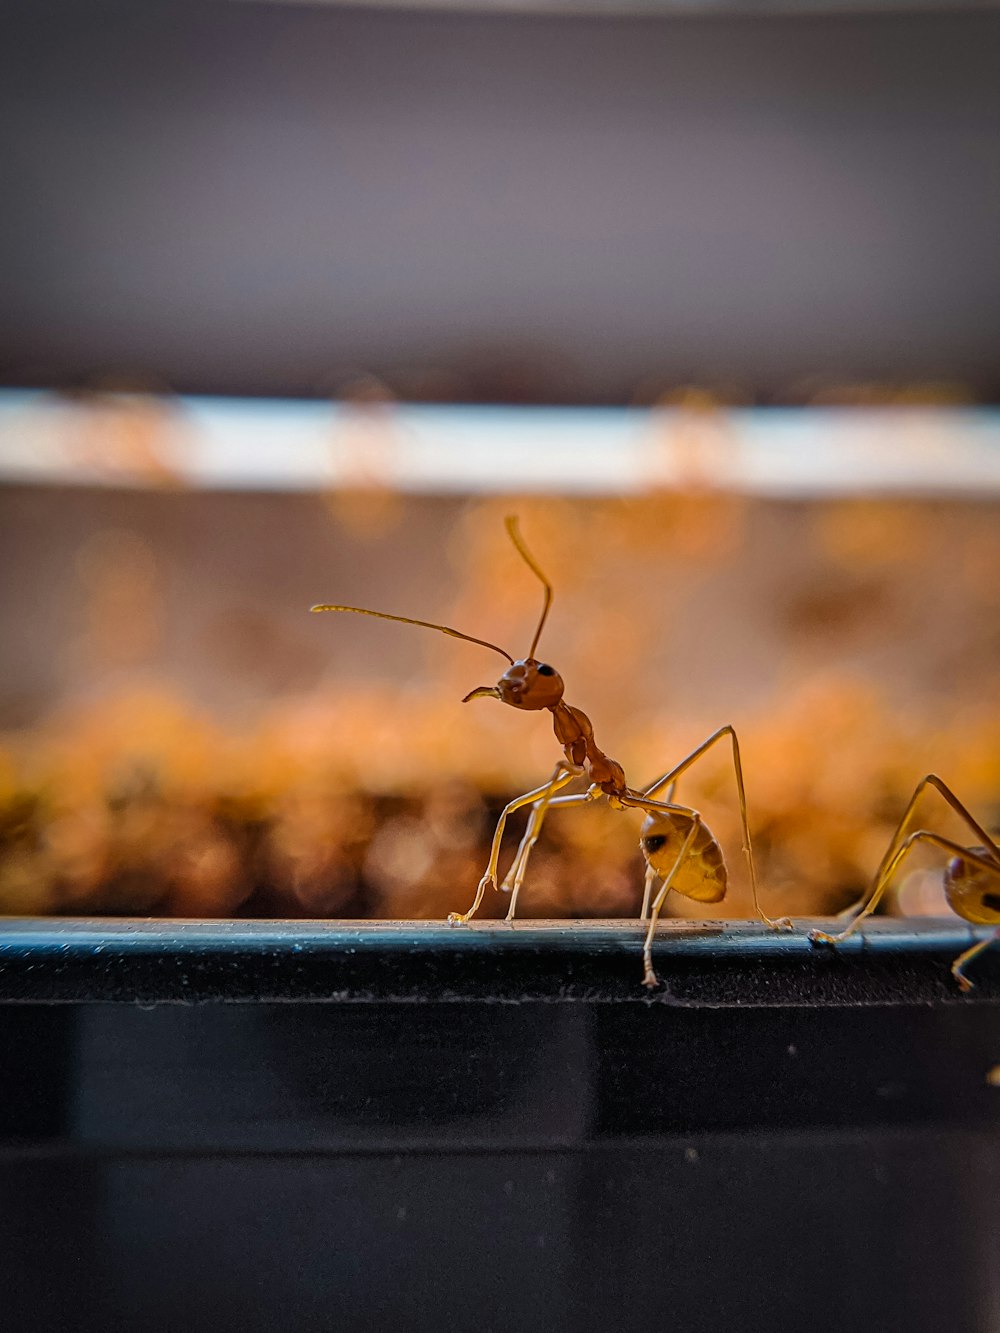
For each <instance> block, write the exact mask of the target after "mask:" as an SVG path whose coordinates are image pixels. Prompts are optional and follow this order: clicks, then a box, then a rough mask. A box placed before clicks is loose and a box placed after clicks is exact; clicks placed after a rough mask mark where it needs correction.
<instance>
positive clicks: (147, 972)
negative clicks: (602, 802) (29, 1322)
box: [0, 918, 1000, 1007]
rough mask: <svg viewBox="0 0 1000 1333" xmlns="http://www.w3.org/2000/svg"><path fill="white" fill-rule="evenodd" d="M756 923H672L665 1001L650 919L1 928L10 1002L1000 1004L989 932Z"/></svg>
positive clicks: (947, 924) (0, 966) (663, 954)
mask: <svg viewBox="0 0 1000 1333" xmlns="http://www.w3.org/2000/svg"><path fill="white" fill-rule="evenodd" d="M813 924H815V923H813V922H802V923H797V928H796V930H795V931H794V932H791V933H788V932H774V931H769V930H767V929H766V928H764V927H763V926H761V925H758V924H757V923H754V922H744V921H738V922H727V923H718V922H680V921H670V922H665V923H663V925H662V927H661V929H660V932H659V934H658V936H657V939H656V943H655V947H654V962H655V964H656V967H657V970H658V972H659V975H660V977H661V981H662V983H663V984H662V985H661V987H660V988H659V989H658V990H656V991H653V992H649V991H647V990H645V989H644V988H643V987H642V985H641V984H640V982H641V976H642V965H641V948H642V933H641V928H640V926H639V924H638V923H637V922H636V921H634V920H633V921H586V922H584V921H531V922H525V923H519V924H517V925H515V926H513V927H512V926H508V925H505V924H501V923H496V922H484V923H482V924H478V923H477V924H474V925H469V926H462V927H451V926H447V925H444V924H442V923H439V922H425V921H406V922H367V921H365V922H353V921H350V922H348V921H162V920H121V919H96V920H81V919H49V918H46V919H38V920H35V919H18V918H8V919H6V920H5V921H3V922H2V923H0V1002H4V1001H6V1002H35V1003H38V1002H41V1003H52V1002H71V1003H80V1002H87V1001H104V1002H107V1001H112V1002H123V1003H162V1002H180V1003H194V1002H199V1001H211V1000H227V1001H238V1002H248V1003H249V1002H260V1001H275V1000H277V1001H334V1002H352V1001H354V1002H356V1001H364V1002H412V1001H421V1002H426V1001H428V1000H437V1001H466V1002H468V1001H473V1002H476V1001H481V1002H496V1001H508V1002H510V1001H515V1002H522V1001H529V1000H540V1001H550V1002H551V1001H555V1002H567V1003H572V1002H588V1003H594V1002H598V1003H600V1002H626V1003H633V1004H667V1005H710V1006H713V1007H719V1006H721V1007H728V1006H740V1007H747V1006H754V1007H784V1006H796V1007H802V1006H805V1007H813V1006H817V1005H819V1006H822V1005H851V1006H854V1005H894V1004H926V1003H933V1002H942V1003H956V1004H981V1003H996V1002H997V1001H998V1000H1000V948H998V949H996V950H987V951H986V952H985V953H984V954H983V955H982V956H981V957H980V958H978V959H977V960H976V962H975V964H974V965H973V980H974V982H975V988H974V990H973V991H971V992H970V994H969V995H968V996H963V995H961V993H960V992H959V990H958V988H957V986H956V984H955V982H954V980H953V979H952V977H951V974H950V970H949V969H950V964H951V962H952V961H953V959H954V958H955V957H956V956H957V955H958V954H959V953H961V952H962V950H964V949H966V948H968V946H969V944H970V943H971V942H972V941H973V940H975V939H977V938H985V937H986V935H988V934H989V931H988V930H987V931H976V930H973V929H972V928H970V927H968V926H965V925H964V924H963V923H960V922H959V921H958V920H957V919H955V918H949V919H946V920H940V921H939V920H919V921H906V922H900V921H895V920H891V919H887V918H883V919H878V920H875V921H872V922H870V923H866V925H865V928H864V931H863V932H859V933H858V934H857V935H854V936H852V937H851V938H850V939H849V940H847V941H845V942H844V943H843V944H842V945H840V946H838V947H837V948H836V949H832V948H828V947H817V946H815V945H813V944H811V943H810V942H809V939H808V929H809V927H810V926H811V925H813Z"/></svg>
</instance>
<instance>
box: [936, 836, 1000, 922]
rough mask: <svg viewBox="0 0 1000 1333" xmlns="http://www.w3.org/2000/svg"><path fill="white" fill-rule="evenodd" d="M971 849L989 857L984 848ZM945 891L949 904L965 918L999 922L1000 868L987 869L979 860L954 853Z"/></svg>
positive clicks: (945, 881) (950, 862) (946, 873)
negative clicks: (967, 858)
mask: <svg viewBox="0 0 1000 1333" xmlns="http://www.w3.org/2000/svg"><path fill="white" fill-rule="evenodd" d="M969 851H970V852H974V853H976V854H977V855H978V856H981V857H989V852H988V851H987V849H986V848H985V847H970V848H969ZM944 892H945V897H946V898H947V899H948V906H949V907H950V908H951V910H952V911H953V912H955V913H957V914H958V916H960V917H962V918H963V919H964V920H966V921H971V922H972V923H973V924H974V925H977V926H995V925H1000V868H998V869H996V870H988V869H987V868H986V866H984V865H982V864H981V863H980V862H978V861H969V860H966V858H965V857H963V856H953V857H952V858H951V860H950V861H949V862H948V865H947V867H946V869H945V872H944Z"/></svg>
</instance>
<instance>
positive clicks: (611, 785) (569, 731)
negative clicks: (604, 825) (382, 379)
mask: <svg viewBox="0 0 1000 1333" xmlns="http://www.w3.org/2000/svg"><path fill="white" fill-rule="evenodd" d="M505 526H506V529H507V533H508V536H509V537H510V539H511V541H512V542H513V544H514V547H515V549H516V550H517V552H518V554H519V555H520V556H521V558H522V559H523V560H524V562H525V564H526V565H527V566H528V568H529V569H530V570H531V571H532V573H533V574H535V576H536V577H537V578H538V579H539V580H540V582H541V584H542V586H543V588H544V590H545V592H544V600H543V602H542V613H541V615H540V617H539V620H538V624H537V626H536V628H535V634H534V637H533V638H532V640H531V647H530V648H529V649H528V653H527V656H525V657H522V658H518V659H517V660H516V661H515V659H514V658H513V657H512V656H511V655H510V653H508V652H507V651H506V649H504V648H500V647H498V646H497V644H495V643H490V642H489V641H488V640H486V639H477V638H475V637H474V636H473V635H471V634H463V633H462V632H461V631H460V630H456V629H452V628H450V626H448V625H439V624H437V623H435V622H434V621H430V620H415V619H414V618H412V617H411V616H394V615H389V614H388V613H387V612H385V611H372V610H369V609H368V608H367V607H363V606H339V605H332V604H330V603H323V604H321V605H318V606H314V607H312V608H311V609H312V610H313V611H352V612H355V613H356V614H358V615H363V616H377V617H379V618H380V619H382V620H395V621H399V622H401V623H402V624H404V625H420V626H422V627H423V628H425V629H435V630H438V631H440V633H442V634H449V635H451V637H452V638H455V639H465V640H466V641H467V642H469V643H478V644H480V645H481V646H482V647H484V648H490V649H492V651H493V652H496V653H499V654H500V655H501V657H505V658H506V659H507V661H508V662H509V663H510V666H509V667H508V668H507V670H506V671H505V672H504V673H503V675H502V676H501V677H500V679H499V680H498V681H497V683H496V685H480V686H478V687H477V688H476V689H474V690H471V691H470V692H469V693H468V694H467V695H466V696H465V698H464V699H463V700H462V702H463V703H468V702H469V701H470V700H471V699H480V698H491V699H499V700H500V702H501V703H505V704H508V705H509V706H510V707H511V708H519V709H522V710H524V711H528V712H540V711H542V710H543V709H548V711H549V712H550V713H551V714H552V725H553V729H554V731H555V735H556V739H557V740H558V741H559V744H560V745H561V746H562V748H563V758H562V759H560V760H559V762H558V763H557V764H556V766H555V769H554V770H553V773H552V776H551V777H550V778H549V780H548V781H547V782H546V783H544V784H543V785H542V786H540V787H536V788H535V789H534V790H533V791H529V792H526V793H525V795H523V796H519V797H517V798H516V799H515V800H513V801H510V802H509V803H508V804H507V805H506V806H505V807H504V810H503V813H502V814H501V816H500V819H499V821H498V822H497V827H496V832H495V833H494V835H493V845H492V848H491V850H490V859H489V863H488V865H487V868H486V873H485V874H484V875H483V877H482V879H481V880H480V881H479V886H478V888H477V889H476V896H475V899H474V900H473V903H472V906H471V907H470V908H469V910H468V911H467V912H452V913H450V914H449V917H448V920H449V922H451V923H452V924H457V923H460V922H462V923H464V922H466V921H468V920H470V918H471V917H473V916H474V915H475V914H476V912H477V911H478V910H479V906H480V904H481V903H482V901H483V895H484V893H485V892H486V889H487V888H488V887H489V886H491V885H492V887H493V888H494V889H497V888H498V887H499V888H500V889H502V890H503V891H505V892H510V908H509V910H508V912H507V916H506V920H507V921H508V922H510V921H513V919H514V912H515V909H516V906H517V895H518V892H519V890H520V887H521V883H522V880H523V879H524V874H525V870H526V868H527V864H528V857H529V856H530V854H531V849H532V847H533V846H534V845H535V842H536V841H537V839H538V835H539V833H540V831H541V827H542V822H543V820H544V818H545V816H546V814H547V812H548V811H549V810H550V809H552V808H553V807H566V806H578V805H586V804H588V803H589V802H591V801H595V800H598V799H599V798H600V797H601V796H605V797H607V800H608V803H609V805H611V807H612V808H613V809H615V810H625V809H636V810H642V811H644V812H645V814H646V819H645V821H644V822H643V825H642V829H641V832H640V842H639V845H640V847H641V849H642V853H643V856H644V858H645V861H646V878H645V889H644V894H643V903H642V913H641V918H640V919H641V920H646V919H647V918H648V922H649V924H648V927H647V930H646V936H645V941H644V945H643V963H644V975H643V984H644V985H645V986H648V987H653V986H656V985H657V984H658V981H657V976H656V973H655V972H654V970H653V964H652V947H653V936H654V933H655V931H656V923H657V921H658V919H659V915H660V911H661V909H662V907H663V904H664V902H665V900H666V897H667V894H668V893H669V892H670V891H671V889H673V890H674V892H676V893H680V894H681V895H682V896H684V897H686V898H691V899H693V900H694V901H696V902H709V903H714V902H720V901H721V900H722V899H723V898H724V897H725V894H726V890H727V888H728V872H727V870H726V864H725V858H724V856H723V853H722V848H721V847H720V846H719V843H718V841H717V840H716V838H715V836H714V835H713V834H712V832H711V831H710V830H709V828H708V827H707V825H706V824H705V822H704V820H703V819H702V817H701V815H700V813H699V812H698V811H697V810H695V809H692V808H691V807H689V806H684V805H678V804H676V803H675V802H674V800H673V797H674V793H675V790H676V785H677V781H678V779H679V778H680V777H681V776H682V774H684V773H685V772H686V771H687V770H688V769H689V768H690V767H691V766H692V765H693V764H695V763H696V762H697V761H698V760H699V759H700V758H701V757H702V756H703V755H704V754H706V753H707V752H708V751H709V750H710V749H711V748H712V746H713V745H715V744H716V743H717V742H719V741H721V740H723V739H724V738H725V737H727V736H728V737H729V739H730V741H731V743H732V752H733V769H734V772H735V775H736V789H737V795H738V797H739V807H740V821H741V825H742V832H743V852H744V855H745V856H746V861H747V867H748V870H749V875H750V887H751V892H752V894H753V905H754V910H755V911H756V913H757V915H758V916H759V917H760V919H761V920H762V921H763V922H764V923H765V924H766V925H768V926H770V927H772V928H773V929H790V928H791V922H790V921H789V920H788V918H787V917H783V918H782V919H781V920H780V921H774V920H772V919H771V918H770V917H769V916H767V915H766V913H765V912H764V911H763V909H762V908H761V906H760V902H759V896H758V887H757V868H756V865H755V862H754V856H753V848H752V845H751V842H750V826H749V820H748V817H747V801H746V791H745V789H744V784H743V766H742V764H741V761H740V747H739V741H738V740H737V737H736V732H735V731H734V730H733V728H732V727H731V726H725V727H720V728H719V730H718V731H716V732H713V734H712V735H711V736H709V738H708V739H707V740H706V741H703V742H702V744H701V745H699V746H698V747H697V748H696V749H694V750H692V752H691V753H690V754H689V755H688V756H687V758H686V759H682V760H681V762H680V763H679V764H676V765H674V767H673V768H671V769H669V770H668V771H667V772H666V773H664V774H663V775H662V777H659V778H657V779H656V781H655V782H653V783H651V784H650V785H649V786H648V787H645V788H641V789H636V788H633V787H630V786H629V785H628V783H627V782H626V780H625V770H624V769H623V768H622V766H621V764H619V763H618V762H617V760H615V759H611V758H610V757H609V756H608V755H606V754H605V753H604V751H603V750H602V749H601V748H600V747H599V746H598V744H597V742H596V740H595V739H594V727H593V724H592V723H591V721H590V718H589V717H588V716H587V714H586V713H584V712H583V711H582V709H579V708H575V707H573V705H572V704H568V703H566V701H565V699H564V698H563V693H564V686H563V680H562V677H561V676H560V675H559V673H558V671H556V669H555V668H554V667H552V666H550V665H549V664H548V663H547V662H540V661H539V660H538V659H537V658H536V657H535V650H536V648H537V647H538V641H539V639H540V638H541V634H542V629H543V628H544V625H545V621H546V619H547V617H548V614H549V608H550V607H551V605H552V585H551V584H550V583H549V581H548V579H547V578H546V577H545V575H544V574H543V573H542V571H541V569H540V568H539V566H538V564H537V563H536V561H535V559H534V557H533V556H532V554H531V552H530V551H529V550H528V548H527V546H526V545H525V544H524V541H523V539H522V537H521V534H520V532H519V530H518V525H517V519H516V518H514V517H509V518H507V519H506V520H505ZM583 775H586V777H587V778H588V779H589V782H588V787H587V790H586V791H584V792H580V793H576V794H573V795H569V796H559V795H558V792H560V791H561V790H562V788H563V787H565V786H567V785H568V784H569V783H570V782H572V781H573V779H574V778H578V777H581V776H583ZM661 792H666V800H662V801H661V800H657V799H656V797H657V796H658V795H659V794H660V793H661ZM524 806H531V807H532V808H531V811H530V813H529V817H528V824H527V827H526V829H525V832H524V836H523V837H522V839H521V843H520V845H519V847H518V849H517V852H516V853H515V856H514V860H513V862H512V864H511V867H510V870H509V871H508V873H507V876H506V877H505V879H504V881H503V884H502V885H499V886H498V884H497V873H498V862H499V858H500V846H501V843H502V841H503V834H504V829H505V827H506V824H507V820H508V818H509V817H510V815H512V814H513V813H514V812H515V811H516V810H520V809H522V808H523V807H524ZM658 878H659V879H660V880H661V881H662V883H661V885H660V889H659V892H658V893H657V895H656V897H655V899H653V900H652V902H650V899H651V898H652V891H653V886H654V884H655V882H656V880H657V879H658Z"/></svg>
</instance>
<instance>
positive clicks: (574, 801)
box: [500, 786, 603, 921]
mask: <svg viewBox="0 0 1000 1333" xmlns="http://www.w3.org/2000/svg"><path fill="white" fill-rule="evenodd" d="M601 795H603V793H602V791H601V789H600V787H598V786H593V787H588V789H587V790H586V791H584V792H579V793H578V794H576V795H573V796H556V797H555V798H546V797H543V798H542V800H540V801H536V802H535V804H534V805H533V806H532V807H531V814H530V815H529V816H528V824H527V827H526V828H525V830H524V837H523V838H522V839H521V845H520V846H519V847H518V849H517V852H516V853H515V855H514V860H513V861H512V862H511V867H510V869H509V870H508V871H507V874H506V875H505V876H504V881H503V883H502V884H501V885H500V889H501V891H502V892H503V893H510V895H511V898H510V908H509V909H508V911H507V916H506V917H505V918H504V919H505V920H506V921H513V920H514V910H515V908H516V906H517V895H518V892H519V890H520V888H521V884H522V882H523V880H524V875H525V871H526V870H527V869H528V857H529V856H530V855H531V849H532V848H533V847H534V845H535V843H536V842H537V841H538V835H539V833H540V832H541V830H542V821H543V820H544V819H545V816H546V814H547V813H548V811H549V810H551V809H553V808H554V807H558V808H559V809H564V808H565V807H566V806H570V805H589V804H590V802H591V801H596V800H597V798H598V797H599V796H601Z"/></svg>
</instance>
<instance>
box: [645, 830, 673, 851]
mask: <svg viewBox="0 0 1000 1333" xmlns="http://www.w3.org/2000/svg"><path fill="white" fill-rule="evenodd" d="M666 841H667V839H666V837H665V836H664V835H663V834H662V833H653V834H651V835H650V837H648V838H643V840H642V846H643V850H644V851H647V852H658V851H659V850H660V848H661V847H662V846H663V845H664V844H665V843H666Z"/></svg>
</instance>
